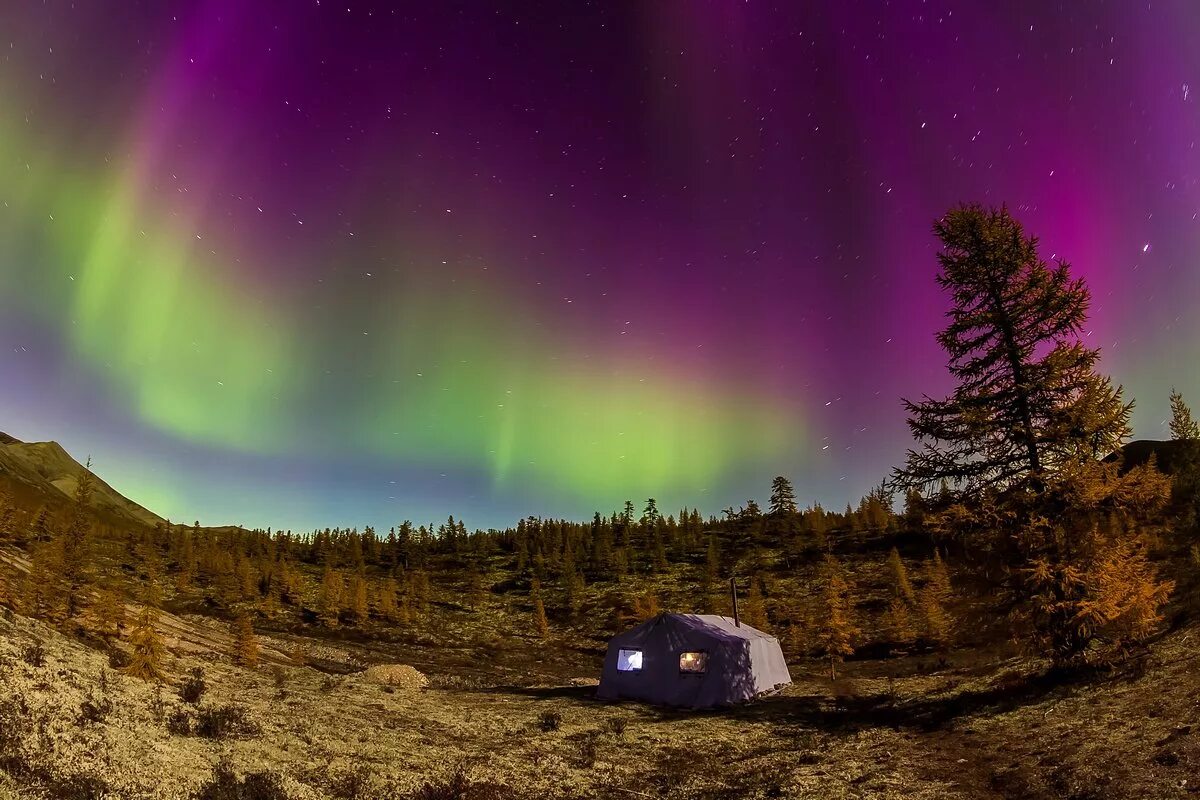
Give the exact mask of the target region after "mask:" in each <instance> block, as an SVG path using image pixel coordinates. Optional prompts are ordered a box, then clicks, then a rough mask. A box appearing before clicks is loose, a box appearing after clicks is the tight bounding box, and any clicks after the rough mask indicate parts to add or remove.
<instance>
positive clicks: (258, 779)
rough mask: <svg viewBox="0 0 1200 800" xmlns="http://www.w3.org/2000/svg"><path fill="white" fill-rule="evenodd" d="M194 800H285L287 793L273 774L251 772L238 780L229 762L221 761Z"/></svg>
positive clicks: (277, 777)
mask: <svg viewBox="0 0 1200 800" xmlns="http://www.w3.org/2000/svg"><path fill="white" fill-rule="evenodd" d="M196 800H287V792H285V791H284V789H283V783H282V782H281V781H280V779H279V776H278V775H275V774H274V773H270V772H251V773H248V774H247V775H246V777H244V778H242V779H241V780H238V777H237V775H236V774H235V773H234V771H233V767H232V766H230V764H229V762H227V761H222V762H220V763H218V764H217V766H216V768H215V769H213V775H212V778H210V779H209V781H208V783H206V784H204V785H203V786H201V787H200V789H199V791H197V793H196Z"/></svg>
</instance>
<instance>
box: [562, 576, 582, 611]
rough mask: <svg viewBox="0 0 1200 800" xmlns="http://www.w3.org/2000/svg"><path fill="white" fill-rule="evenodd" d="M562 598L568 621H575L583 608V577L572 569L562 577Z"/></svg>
mask: <svg viewBox="0 0 1200 800" xmlns="http://www.w3.org/2000/svg"><path fill="white" fill-rule="evenodd" d="M563 596H564V603H565V605H566V607H567V617H568V619H571V620H575V619H577V618H578V617H579V611H580V609H581V608H582V607H583V577H582V576H581V575H580V574H579V573H578V572H576V571H575V570H574V569H572V570H571V571H570V572H568V573H567V574H566V575H564V576H563Z"/></svg>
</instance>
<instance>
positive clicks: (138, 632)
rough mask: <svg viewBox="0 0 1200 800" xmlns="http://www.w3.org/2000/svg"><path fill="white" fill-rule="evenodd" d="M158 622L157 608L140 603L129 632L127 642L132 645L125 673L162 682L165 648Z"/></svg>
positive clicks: (146, 679)
mask: <svg viewBox="0 0 1200 800" xmlns="http://www.w3.org/2000/svg"><path fill="white" fill-rule="evenodd" d="M157 622H158V610H157V609H155V608H154V606H152V605H149V604H144V605H142V608H141V611H139V612H138V616H137V621H136V622H135V623H134V625H133V630H132V631H130V633H129V643H130V644H131V645H132V646H133V650H132V653H131V655H130V659H129V664H128V666H126V667H125V669H124V672H125V674H126V675H131V676H133V677H135V678H141V679H142V680H144V681H155V682H162V681H163V680H165V679H166V675H165V673H164V671H163V662H164V661H165V660H166V648H165V647H164V646H163V640H162V636H161V635H160V634H159V632H158V629H157V628H156V627H155V625H156V624H157Z"/></svg>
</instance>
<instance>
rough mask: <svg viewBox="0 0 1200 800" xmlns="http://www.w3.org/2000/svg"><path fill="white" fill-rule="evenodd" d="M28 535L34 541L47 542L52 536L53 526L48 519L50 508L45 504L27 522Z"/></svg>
mask: <svg viewBox="0 0 1200 800" xmlns="http://www.w3.org/2000/svg"><path fill="white" fill-rule="evenodd" d="M29 535H30V538H31V539H33V541H34V542H48V541H50V540H51V539H52V538H54V528H53V524H52V523H51V521H50V510H49V509H48V508H46V507H45V506H42V507H41V508H39V509H38V512H37V514H35V515H34V517H33V522H31V523H30V524H29Z"/></svg>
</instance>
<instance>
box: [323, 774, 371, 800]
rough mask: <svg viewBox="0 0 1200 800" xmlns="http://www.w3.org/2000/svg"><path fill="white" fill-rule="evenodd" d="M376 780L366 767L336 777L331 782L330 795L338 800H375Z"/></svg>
mask: <svg viewBox="0 0 1200 800" xmlns="http://www.w3.org/2000/svg"><path fill="white" fill-rule="evenodd" d="M373 784H374V778H373V776H372V775H371V771H370V770H369V769H367V768H366V767H358V768H356V769H352V770H350V771H348V772H344V773H341V774H340V775H336V776H334V778H333V779H332V780H331V781H330V782H329V794H330V795H331V796H333V797H336V798H338V800H374V798H376V797H378V793H377V792H376V791H374V789H373Z"/></svg>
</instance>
